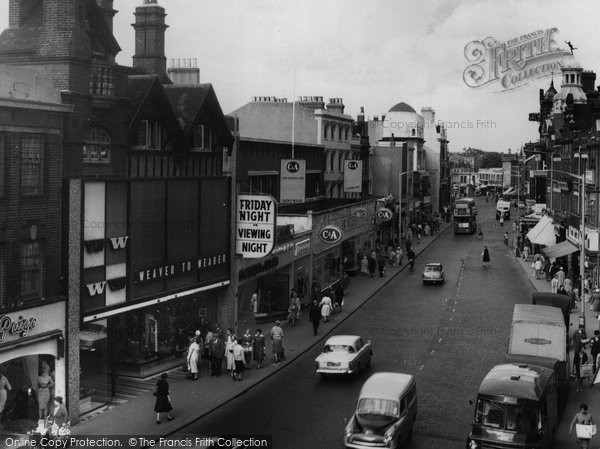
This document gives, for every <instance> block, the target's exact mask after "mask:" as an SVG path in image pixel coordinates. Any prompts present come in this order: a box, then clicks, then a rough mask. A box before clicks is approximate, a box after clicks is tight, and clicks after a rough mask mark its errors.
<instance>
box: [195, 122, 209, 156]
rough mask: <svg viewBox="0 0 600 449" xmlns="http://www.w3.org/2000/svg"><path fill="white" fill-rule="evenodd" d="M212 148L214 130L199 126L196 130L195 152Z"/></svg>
mask: <svg viewBox="0 0 600 449" xmlns="http://www.w3.org/2000/svg"><path fill="white" fill-rule="evenodd" d="M211 148H212V130H211V129H210V128H209V127H208V126H205V125H198V126H196V127H195V128H194V148H193V149H194V150H195V151H202V150H208V151H210V149H211Z"/></svg>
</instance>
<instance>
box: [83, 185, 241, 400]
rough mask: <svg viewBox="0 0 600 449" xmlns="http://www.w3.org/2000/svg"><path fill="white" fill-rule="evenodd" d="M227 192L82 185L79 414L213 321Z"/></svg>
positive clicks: (179, 356)
mask: <svg viewBox="0 0 600 449" xmlns="http://www.w3.org/2000/svg"><path fill="white" fill-rule="evenodd" d="M228 195H229V194H228V184H227V182H226V180H223V179H219V178H214V179H202V180H169V181H140V182H122V181H114V182H86V183H83V184H82V197H83V200H84V204H83V207H82V208H81V209H82V212H83V214H82V217H81V222H82V223H81V235H82V245H81V256H82V257H81V258H82V261H83V269H82V271H81V279H82V280H81V299H80V304H81V314H82V321H83V323H82V324H81V338H80V345H79V356H80V367H79V368H80V379H79V380H80V394H79V396H80V407H79V409H80V412H85V411H87V410H89V409H93V408H95V407H97V406H99V405H102V404H104V403H106V402H108V401H111V400H112V399H113V398H114V397H116V398H119V396H120V395H121V394H124V395H127V394H128V393H129V391H128V386H127V384H126V383H125V382H123V381H122V380H123V377H124V376H128V377H138V378H144V377H147V376H149V375H152V374H156V373H159V372H162V371H164V370H166V369H170V368H173V367H175V366H180V365H181V364H182V363H183V357H184V351H185V350H186V349H187V344H188V339H189V337H190V336H191V335H192V334H193V332H194V330H196V329H200V330H202V328H204V327H207V326H208V325H214V324H215V323H216V322H217V319H218V317H219V316H220V315H219V314H220V308H222V307H223V306H222V304H223V303H224V302H225V301H227V300H228V298H227V294H226V293H227V289H226V288H225V287H226V286H227V285H229V283H230V281H229V270H230V261H229V232H214V230H216V229H220V230H221V229H227V230H229V206H228V204H229V198H228ZM206 211H210V213H206ZM202 212H204V213H202ZM203 230H205V231H203Z"/></svg>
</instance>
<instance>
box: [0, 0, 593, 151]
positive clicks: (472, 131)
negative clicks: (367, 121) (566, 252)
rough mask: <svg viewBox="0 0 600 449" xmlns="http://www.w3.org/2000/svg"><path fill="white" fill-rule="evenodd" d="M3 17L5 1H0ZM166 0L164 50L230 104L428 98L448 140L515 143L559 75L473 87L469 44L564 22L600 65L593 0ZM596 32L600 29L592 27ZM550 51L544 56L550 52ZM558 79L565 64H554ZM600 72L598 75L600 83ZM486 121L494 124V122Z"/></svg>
mask: <svg viewBox="0 0 600 449" xmlns="http://www.w3.org/2000/svg"><path fill="white" fill-rule="evenodd" d="M0 3H1V4H0V15H1V17H3V18H4V23H3V26H4V27H6V26H7V24H8V1H6V0H5V1H2V2H0ZM142 3H143V0H115V2H114V8H115V9H117V10H118V11H119V12H118V14H117V16H116V17H115V24H114V32H115V37H116V39H117V41H118V42H119V44H120V46H121V48H122V52H121V53H120V54H119V55H118V57H117V61H118V62H119V63H120V64H123V65H131V57H132V55H133V51H134V31H133V28H132V27H131V24H132V23H133V22H134V15H133V12H134V10H135V7H136V6H138V5H141V4H142ZM158 3H159V4H160V5H162V6H163V7H164V8H165V9H166V13H167V18H166V21H167V24H168V25H169V28H168V29H167V33H166V56H167V58H168V60H170V59H172V58H197V60H198V66H199V68H200V77H201V82H210V83H212V84H213V86H214V88H215V90H216V93H217V96H218V98H219V101H220V103H221V107H222V108H223V111H224V112H225V113H229V112H230V111H232V110H234V109H237V108H238V107H240V106H242V105H244V104H246V103H247V102H249V101H250V100H251V98H252V97H253V96H276V97H287V98H288V99H289V100H292V99H293V98H295V97H297V96H300V95H318V96H323V97H324V99H325V100H326V101H327V99H328V98H330V97H342V98H343V99H344V104H345V105H346V113H348V114H350V115H352V116H354V117H355V116H356V114H357V113H358V112H359V110H360V107H361V106H364V108H365V114H366V115H367V116H368V117H372V116H374V115H379V116H381V114H382V113H385V112H386V111H388V110H389V108H390V107H391V106H393V105H394V104H396V103H398V102H400V101H404V102H406V103H408V104H409V105H411V106H412V107H413V108H414V109H415V110H417V111H420V109H421V108H422V107H425V106H430V107H432V108H433V109H434V110H435V111H436V119H437V120H442V121H444V122H446V124H447V127H448V128H449V130H448V137H449V140H450V149H451V151H458V150H461V149H462V148H463V147H469V146H471V147H475V148H481V149H483V150H489V151H506V150H507V149H508V148H509V147H510V148H512V149H513V151H514V150H515V149H517V148H520V147H521V145H522V144H523V143H524V142H528V141H530V140H534V139H535V138H536V132H537V124H536V123H535V122H529V121H528V113H529V112H537V111H538V110H539V107H538V90H539V88H544V89H546V88H547V87H548V86H549V84H550V77H547V78H542V79H540V80H537V81H534V82H531V83H530V84H528V85H526V86H524V87H521V88H519V89H513V90H511V91H507V92H499V91H500V90H502V89H503V87H502V86H501V84H500V82H498V81H496V82H493V83H489V84H488V85H486V86H484V87H480V88H471V87H468V86H467V85H466V84H465V82H464V80H463V73H464V72H465V69H466V68H467V66H468V65H469V64H470V63H469V62H468V61H467V59H466V58H465V46H466V45H467V44H468V43H469V42H471V41H481V40H483V39H485V38H486V37H492V38H494V39H495V40H497V41H499V42H507V41H509V40H511V39H513V38H518V37H519V36H522V35H525V34H528V33H533V32H535V31H537V30H543V29H548V28H557V29H558V32H557V33H555V35H554V38H555V41H556V42H557V44H558V46H560V47H562V48H564V49H566V48H567V45H566V44H565V41H570V42H572V43H573V45H574V46H575V47H577V48H578V49H577V50H576V51H575V57H576V58H577V60H578V61H579V63H580V64H581V65H582V67H583V68H584V69H587V70H594V71H597V70H600V52H598V51H597V42H598V31H597V29H598V23H599V21H600V20H599V19H600V17H599V13H598V5H597V1H596V0H578V1H565V0H544V1H542V0H528V1H527V2H525V1H522V0H507V1H503V2H498V1H497V0H489V1H487V0H483V1H481V0H478V1H466V0H439V1H423V0H379V1H375V0H372V1H365V0H360V1H358V0H300V1H284V0H219V1H206V0H158ZM594 32H596V33H594ZM546 62H547V61H546ZM555 83H556V86H557V88H558V87H559V85H560V76H557V75H555ZM596 84H597V85H598V84H600V79H599V81H598V82H597V83H596ZM486 125H487V126H486Z"/></svg>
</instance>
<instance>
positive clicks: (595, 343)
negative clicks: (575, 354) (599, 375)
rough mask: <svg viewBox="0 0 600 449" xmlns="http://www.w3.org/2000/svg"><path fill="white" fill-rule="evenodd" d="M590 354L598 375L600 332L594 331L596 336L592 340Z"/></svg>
mask: <svg viewBox="0 0 600 449" xmlns="http://www.w3.org/2000/svg"><path fill="white" fill-rule="evenodd" d="M590 353H591V354H592V368H593V370H594V373H596V371H597V369H596V362H597V360H598V354H600V330H598V329H596V330H595V331H594V336H593V337H592V338H590Z"/></svg>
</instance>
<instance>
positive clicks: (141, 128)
mask: <svg viewBox="0 0 600 449" xmlns="http://www.w3.org/2000/svg"><path fill="white" fill-rule="evenodd" d="M166 140H167V131H166V128H165V127H164V126H163V125H162V124H161V123H160V122H158V121H156V120H142V121H140V123H139V125H138V133H137V138H136V142H135V148H136V149H144V150H160V149H162V148H163V146H164V144H165V142H166Z"/></svg>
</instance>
